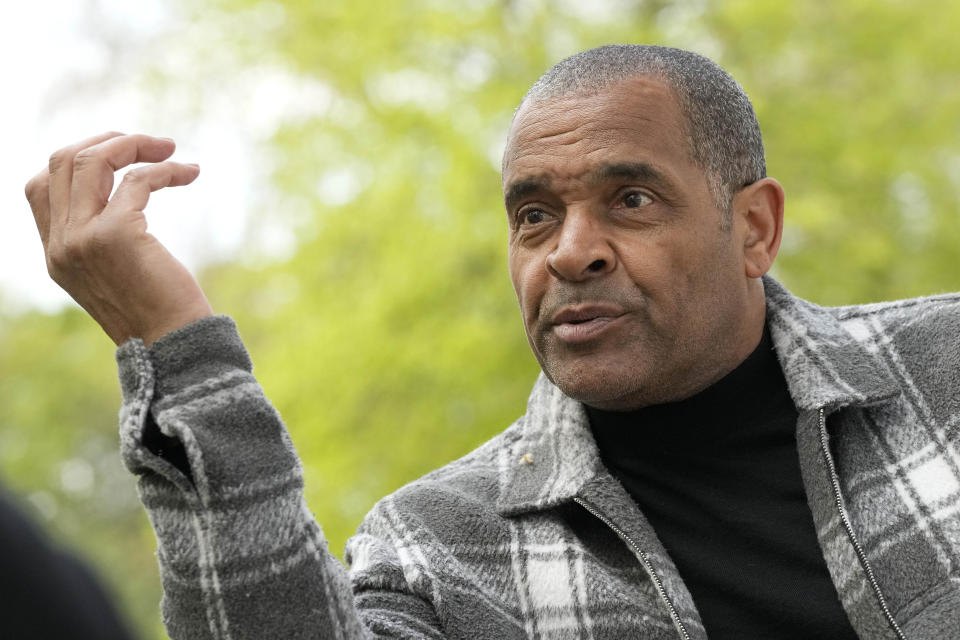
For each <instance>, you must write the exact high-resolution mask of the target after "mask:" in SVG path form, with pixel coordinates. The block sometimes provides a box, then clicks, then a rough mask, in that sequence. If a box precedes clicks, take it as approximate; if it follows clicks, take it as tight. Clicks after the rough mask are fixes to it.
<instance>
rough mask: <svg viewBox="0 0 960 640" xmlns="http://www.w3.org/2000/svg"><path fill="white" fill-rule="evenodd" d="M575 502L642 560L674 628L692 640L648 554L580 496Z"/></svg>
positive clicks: (685, 639) (685, 638)
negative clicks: (610, 530) (618, 537)
mask: <svg viewBox="0 0 960 640" xmlns="http://www.w3.org/2000/svg"><path fill="white" fill-rule="evenodd" d="M573 501H574V502H576V503H577V504H579V505H580V506H581V507H583V508H584V509H586V510H587V511H589V512H590V513H592V514H593V515H594V516H596V517H597V518H598V519H600V521H601V522H603V523H604V524H605V525H607V526H608V527H610V528H611V529H613V531H614V533H616V534H617V535H618V536H620V539H621V540H623V541H624V542H626V543H627V546H628V547H630V549H632V550H633V553H634V555H636V556H637V558H638V559H639V560H640V564H642V565H643V568H644V569H645V570H646V572H647V575H649V576H650V579H651V580H652V581H653V585H654V586H655V587H656V589H657V593H658V594H659V595H660V599H661V600H663V603H664V604H665V605H666V606H667V611H669V612H670V619H671V620H672V621H673V626H675V627H676V628H677V632H678V633H679V634H680V637H681V638H683V640H690V635H689V634H688V633H687V629H686V627H684V626H683V622H682V621H681V620H680V616H679V615H678V614H677V609H676V607H674V606H673V603H672V602H671V601H670V598H669V597H667V592H666V591H665V590H664V588H663V582H662V581H661V580H660V576H658V575H657V573H656V572H655V571H654V570H653V565H652V564H650V559H649V558H648V557H647V554H646V552H644V551H642V550H641V549H640V547H639V545H637V543H636V542H634V541H633V539H632V538H631V537H630V536H628V535H627V534H626V533H624V531H623V530H622V529H621V528H620V527H618V526H617V525H615V524H614V523H613V522H612V521H611V520H610V518H608V517H607V516H605V515H603V514H602V513H600V512H599V511H597V510H596V509H594V508H593V507H592V506H591V505H590V504H588V503H587V502H585V501H584V500H583V499H582V498H580V497H579V496H574V498H573Z"/></svg>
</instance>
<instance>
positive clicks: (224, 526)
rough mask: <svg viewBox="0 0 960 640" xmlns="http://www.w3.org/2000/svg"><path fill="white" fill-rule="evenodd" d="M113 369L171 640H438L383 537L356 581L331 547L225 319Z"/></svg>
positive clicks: (125, 444)
mask: <svg viewBox="0 0 960 640" xmlns="http://www.w3.org/2000/svg"><path fill="white" fill-rule="evenodd" d="M117 362H118V365H119V372H120V383H121V388H122V391H123V405H122V407H121V410H120V443H121V453H122V456H123V460H124V463H125V464H126V465H127V467H128V468H129V469H130V470H131V471H132V472H133V473H135V474H137V475H138V476H139V489H140V497H141V499H142V500H143V503H144V505H145V507H146V509H147V513H148V515H149V517H150V521H151V523H152V525H153V528H154V530H155V532H156V536H157V543H158V553H157V555H158V559H159V563H160V576H161V581H162V583H163V594H164V595H163V602H162V613H163V619H164V624H165V625H166V627H167V632H168V633H169V635H170V637H171V638H173V639H174V640H185V639H191V640H193V639H203V640H208V639H210V640H213V639H215V640H227V639H229V640H240V639H250V640H253V639H257V640H261V639H263V638H290V639H300V638H338V639H344V640H355V639H360V638H371V637H378V636H383V635H400V636H404V637H440V632H439V631H437V629H436V624H437V623H436V619H435V615H434V614H433V609H432V606H431V605H430V604H429V602H428V601H426V600H425V599H424V598H422V597H420V596H419V595H417V594H416V593H415V591H414V590H413V589H412V588H411V587H410V584H409V583H408V581H407V580H406V577H405V573H404V569H403V565H402V563H401V561H400V559H399V555H398V553H397V550H396V547H395V546H394V545H393V544H391V543H390V542H389V541H388V540H386V539H379V538H378V539H375V540H372V541H371V542H370V545H369V547H370V549H372V550H374V551H375V556H376V558H378V562H377V563H373V564H372V565H368V566H372V567H374V570H373V571H372V572H371V571H364V572H362V575H358V576H357V577H355V578H354V580H353V584H352V585H351V579H350V576H348V574H347V571H346V570H345V568H344V567H343V565H342V564H341V563H340V562H339V561H338V560H337V559H336V558H335V557H334V556H333V555H331V554H330V553H329V551H328V550H327V543H326V540H325V539H324V537H323V533H322V531H321V529H320V527H319V526H318V525H317V523H316V521H315V520H314V518H313V516H312V514H311V513H310V511H309V509H308V508H307V506H306V504H305V502H304V499H303V479H302V474H301V467H300V462H299V460H298V458H297V455H296V452H295V451H294V448H293V444H292V442H291V440H290V438H289V435H288V434H287V431H286V429H285V428H284V426H283V423H282V421H281V419H280V416H279V415H278V414H277V412H276V410H275V409H274V408H273V407H272V405H271V404H270V403H269V401H267V399H266V398H265V397H264V395H263V392H262V390H261V388H260V385H259V384H258V383H257V382H256V380H255V379H254V377H253V375H252V374H251V370H252V365H251V363H250V359H249V357H248V355H247V352H246V350H245V349H244V347H243V344H242V342H241V340H240V337H239V335H238V334H237V331H236V326H235V325H234V323H233V321H232V320H231V319H229V318H227V317H224V316H215V317H212V318H206V319H203V320H200V321H198V322H195V323H193V324H191V325H188V326H187V327H184V328H182V329H179V330H177V331H174V332H172V333H170V334H168V335H167V336H164V337H163V338H161V339H160V340H158V341H157V342H155V343H154V344H153V345H151V347H150V348H149V349H148V348H146V347H145V346H144V344H143V343H142V342H141V341H140V340H136V339H133V340H130V341H128V342H126V343H124V344H123V345H122V346H121V347H120V348H119V349H118V351H117ZM354 591H356V593H357V596H356V597H355V596H354Z"/></svg>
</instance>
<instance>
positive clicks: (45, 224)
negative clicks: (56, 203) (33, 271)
mask: <svg viewBox="0 0 960 640" xmlns="http://www.w3.org/2000/svg"><path fill="white" fill-rule="evenodd" d="M49 185H50V171H49V170H48V169H47V168H44V169H43V170H41V171H40V172H39V173H37V175H35V176H33V177H32V178H30V181H29V182H27V186H26V187H24V189H23V191H24V193H25V194H26V196H27V202H29V203H30V209H31V210H32V211H33V220H34V222H36V223H37V231H39V232H40V241H41V242H43V246H44V248H46V246H47V236H48V235H49V234H50V191H49Z"/></svg>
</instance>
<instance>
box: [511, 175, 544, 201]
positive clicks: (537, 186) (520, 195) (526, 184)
mask: <svg viewBox="0 0 960 640" xmlns="http://www.w3.org/2000/svg"><path fill="white" fill-rule="evenodd" d="M549 188H550V178H548V177H546V176H537V177H533V178H524V179H522V180H518V181H516V182H514V183H512V184H511V185H510V188H509V189H507V193H506V195H505V196H503V202H504V204H505V205H506V208H507V209H510V208H512V206H513V205H514V204H515V203H516V202H518V201H519V200H523V199H524V198H526V197H527V196H529V195H532V194H534V193H538V192H540V191H544V190H546V189H549Z"/></svg>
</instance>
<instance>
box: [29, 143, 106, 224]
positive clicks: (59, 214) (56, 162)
mask: <svg viewBox="0 0 960 640" xmlns="http://www.w3.org/2000/svg"><path fill="white" fill-rule="evenodd" d="M122 135H123V134H122V133H117V132H116V131H109V132H107V133H101V134H100V135H98V136H93V137H92V138H87V139H86V140H81V141H80V142H77V143H76V144H72V145H70V146H67V147H64V148H63V149H60V150H59V151H57V152H56V153H54V154H53V155H51V156H50V162H49V163H48V165H47V169H48V172H49V174H50V178H49V187H48V188H49V192H50V195H49V203H50V207H49V212H50V213H49V227H54V228H56V227H58V226H62V223H63V222H64V221H65V220H66V217H67V213H68V211H69V209H70V183H71V182H72V181H73V163H74V158H75V156H76V155H77V154H78V153H79V152H80V151H82V150H84V149H86V148H88V147H91V146H93V145H96V144H99V143H101V142H103V141H104V140H109V139H111V138H117V137H120V136H122Z"/></svg>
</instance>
